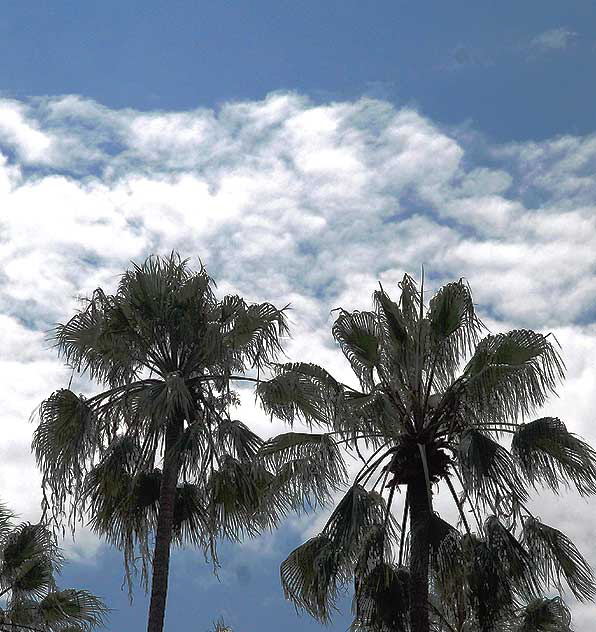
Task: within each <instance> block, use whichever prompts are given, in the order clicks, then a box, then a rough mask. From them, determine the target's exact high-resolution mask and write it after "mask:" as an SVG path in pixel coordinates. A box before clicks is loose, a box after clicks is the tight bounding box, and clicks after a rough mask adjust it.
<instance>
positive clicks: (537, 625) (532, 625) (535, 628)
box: [514, 597, 573, 632]
mask: <svg viewBox="0 0 596 632" xmlns="http://www.w3.org/2000/svg"><path fill="white" fill-rule="evenodd" d="M516 619H517V620H516V622H515V623H516V625H515V627H514V631H515V632H573V630H572V629H571V613H570V612H569V609H568V608H567V606H566V605H565V604H564V603H563V600H562V599H561V598H560V597H553V598H551V599H548V598H544V597H542V598H537V599H533V600H532V601H530V603H528V604H527V605H526V606H525V607H524V608H523V609H522V610H521V611H520V612H519V613H517V616H516Z"/></svg>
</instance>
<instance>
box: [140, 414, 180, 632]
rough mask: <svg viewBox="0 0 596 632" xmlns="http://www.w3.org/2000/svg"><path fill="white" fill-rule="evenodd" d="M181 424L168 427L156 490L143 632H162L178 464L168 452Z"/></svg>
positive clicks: (170, 450)
mask: <svg viewBox="0 0 596 632" xmlns="http://www.w3.org/2000/svg"><path fill="white" fill-rule="evenodd" d="M182 428H183V427H182V423H181V422H178V421H174V422H173V423H171V424H170V426H169V427H168V430H167V432H166V440H165V447H164V461H163V472H162V478H161V488H160V490H159V514H158V516H157V532H156V534H155V548H154V550H153V577H152V580H151V603H150V605H149V621H148V623H147V632H163V624H164V617H165V612H166V597H167V594H168V575H169V571H170V544H171V541H172V525H173V523H174V504H175V502H176V486H177V483H178V470H179V462H178V459H177V457H176V455H175V454H174V452H173V450H172V448H173V446H174V445H175V444H176V442H177V440H178V438H179V437H180V433H181V432H182Z"/></svg>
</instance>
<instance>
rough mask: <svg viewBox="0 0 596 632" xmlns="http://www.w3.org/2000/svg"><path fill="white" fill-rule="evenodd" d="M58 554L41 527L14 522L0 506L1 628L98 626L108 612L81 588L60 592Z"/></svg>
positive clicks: (19, 631)
mask: <svg viewBox="0 0 596 632" xmlns="http://www.w3.org/2000/svg"><path fill="white" fill-rule="evenodd" d="M61 565H62V555H61V553H60V550H59V549H58V547H57V546H56V543H55V540H54V538H53V536H52V534H51V532H50V531H48V529H47V528H46V527H44V526H43V525H42V524H30V523H22V524H17V525H15V524H13V515H12V513H11V512H10V511H8V510H7V509H6V508H5V507H4V505H1V504H0V597H2V598H3V600H4V603H3V607H2V608H0V630H6V631H7V632H8V631H9V630H10V631H12V632H25V631H29V632H85V631H88V630H92V629H94V628H96V627H98V626H102V625H103V624H104V621H105V617H106V614H107V608H106V607H105V605H104V604H103V602H102V601H101V600H100V599H98V598H97V597H96V596H94V595H92V594H91V593H89V592H87V591H85V590H75V589H67V590H60V589H59V588H58V586H57V585H56V581H55V575H56V573H57V572H58V571H59V570H60V567H61Z"/></svg>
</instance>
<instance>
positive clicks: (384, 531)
mask: <svg viewBox="0 0 596 632" xmlns="http://www.w3.org/2000/svg"><path fill="white" fill-rule="evenodd" d="M396 487H397V485H394V486H393V487H392V488H391V491H390V492H389V498H388V499H387V507H386V508H385V519H384V520H383V537H384V536H385V534H386V533H387V524H388V523H389V516H390V515H391V505H392V503H393V496H394V494H395V488H396Z"/></svg>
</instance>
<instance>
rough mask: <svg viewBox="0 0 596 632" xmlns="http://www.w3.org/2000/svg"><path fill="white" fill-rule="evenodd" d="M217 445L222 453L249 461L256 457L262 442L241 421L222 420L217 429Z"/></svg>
mask: <svg viewBox="0 0 596 632" xmlns="http://www.w3.org/2000/svg"><path fill="white" fill-rule="evenodd" d="M217 443H218V444H219V446H220V448H221V450H222V452H227V453H228V454H231V455H232V456H235V457H236V458H237V459H238V460H240V461H249V460H251V459H253V458H254V457H255V456H256V455H257V453H258V451H259V449H260V448H261V446H262V444H263V440H262V439H261V437H259V436H258V435H256V434H255V433H254V432H253V431H252V430H251V429H250V428H248V426H245V425H244V424H243V423H242V422H241V421H238V420H237V419H222V421H221V422H220V423H219V425H218V428H217Z"/></svg>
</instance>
